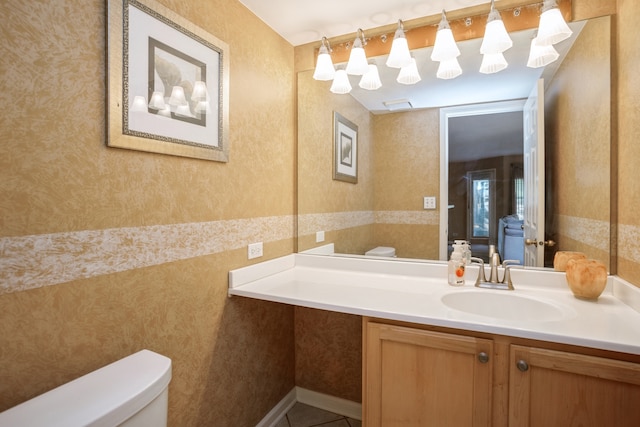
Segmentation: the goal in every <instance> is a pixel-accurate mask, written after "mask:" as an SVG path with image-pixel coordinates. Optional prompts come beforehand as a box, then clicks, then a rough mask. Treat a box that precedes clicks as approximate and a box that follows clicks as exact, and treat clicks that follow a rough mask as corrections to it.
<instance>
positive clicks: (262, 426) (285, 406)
mask: <svg viewBox="0 0 640 427" xmlns="http://www.w3.org/2000/svg"><path fill="white" fill-rule="evenodd" d="M296 402H297V400H296V388H295V387H294V388H292V389H291V391H290V392H289V393H287V395H286V396H285V397H283V398H282V400H281V401H280V402H278V403H277V404H276V406H274V407H273V409H271V410H270V411H269V413H268V414H267V415H265V417H264V418H263V419H262V420H260V422H259V423H258V424H256V427H275V426H276V425H277V424H278V422H280V420H281V419H282V418H283V417H284V416H285V415H286V413H287V412H289V409H291V408H293V405H295V404H296Z"/></svg>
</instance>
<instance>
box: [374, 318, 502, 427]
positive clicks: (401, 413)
mask: <svg viewBox="0 0 640 427" xmlns="http://www.w3.org/2000/svg"><path fill="white" fill-rule="evenodd" d="M365 343H366V344H365V345H366V347H365V354H366V356H365V358H366V360H365V368H364V371H365V372H364V376H363V381H364V384H365V386H364V390H363V398H364V401H365V404H364V411H363V421H364V422H363V425H365V426H367V427H378V426H384V427H394V426H402V427H411V426H490V425H491V410H490V408H491V378H492V366H493V360H492V357H491V356H492V353H493V343H492V341H491V340H487V339H482V338H475V337H467V336H460V335H454V334H446V333H440V332H432V331H425V330H420V329H413V328H408V327H403V326H394V325H387V324H380V323H372V322H371V323H367V324H366V332H365Z"/></svg>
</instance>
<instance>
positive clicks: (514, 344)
mask: <svg viewBox="0 0 640 427" xmlns="http://www.w3.org/2000/svg"><path fill="white" fill-rule="evenodd" d="M446 271H447V266H446V263H438V262H419V261H413V260H412V261H402V260H393V261H388V260H383V259H366V258H359V257H344V256H341V257H338V256H335V257H332V256H315V255H307V254H293V255H289V256H286V257H283V258H278V259H275V260H272V261H267V262H265V263H260V264H256V265H253V266H250V267H246V268H242V269H239V270H235V271H232V272H230V275H229V286H230V287H229V294H230V295H239V296H245V297H251V298H258V299H263V300H268V301H275V302H281V303H287V304H292V305H299V306H304V307H310V308H317V309H324V310H330V311H337V312H343V313H350V314H356V315H361V316H362V317H363V423H364V425H366V426H368V427H373V426H393V425H402V426H412V425H413V426H420V425H473V426H505V427H506V426H520V425H522V426H525V425H526V426H553V425H558V426H561V425H562V426H568V425H586V426H591V425H593V426H602V425H616V426H626V425H629V426H631V425H633V426H636V425H640V405H639V404H638V403H639V402H640V326H639V325H640V289H638V288H636V287H634V286H633V285H630V284H628V283H626V282H625V281H623V280H621V279H619V278H617V277H615V276H612V277H609V278H608V284H607V288H606V290H605V291H604V293H603V294H602V295H601V296H600V298H599V299H598V300H597V301H586V300H581V299H577V298H575V297H574V296H573V294H572V293H571V292H570V290H569V289H568V287H567V285H566V282H565V275H564V273H557V272H553V271H549V270H536V269H527V270H513V271H512V279H513V283H514V287H515V290H513V291H505V290H490V289H478V288H475V287H474V286H473V283H474V281H475V277H476V275H477V273H478V267H476V266H469V267H468V268H467V272H466V281H467V285H465V286H463V287H459V288H457V287H450V286H448V285H447V279H446Z"/></svg>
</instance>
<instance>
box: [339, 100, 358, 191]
mask: <svg viewBox="0 0 640 427" xmlns="http://www.w3.org/2000/svg"><path fill="white" fill-rule="evenodd" d="M333 179H336V180H339V181H346V182H351V183H353V184H356V183H357V182H358V126H356V125H355V124H353V123H352V122H350V121H349V120H347V119H346V118H344V117H343V116H342V115H340V114H339V113H337V112H335V111H334V112H333Z"/></svg>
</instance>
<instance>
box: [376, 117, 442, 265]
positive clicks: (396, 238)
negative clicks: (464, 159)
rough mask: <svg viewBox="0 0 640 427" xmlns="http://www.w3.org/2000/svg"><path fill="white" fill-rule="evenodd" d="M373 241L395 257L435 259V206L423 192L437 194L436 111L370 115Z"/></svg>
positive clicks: (436, 227)
mask: <svg viewBox="0 0 640 427" xmlns="http://www.w3.org/2000/svg"><path fill="white" fill-rule="evenodd" d="M373 123H374V126H373V129H374V141H375V143H374V147H375V152H374V165H375V167H374V170H375V171H376V173H375V177H374V178H375V212H376V219H377V220H376V224H375V232H374V239H375V242H374V243H375V244H376V246H393V247H395V248H396V254H397V255H398V256H399V257H418V258H425V259H438V234H439V224H440V221H439V210H424V209H423V197H424V196H436V197H437V199H438V200H439V199H440V197H439V195H440V110H439V109H435V108H434V109H428V110H420V111H412V112H405V113H394V114H382V115H377V116H375V118H374V122H373Z"/></svg>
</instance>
